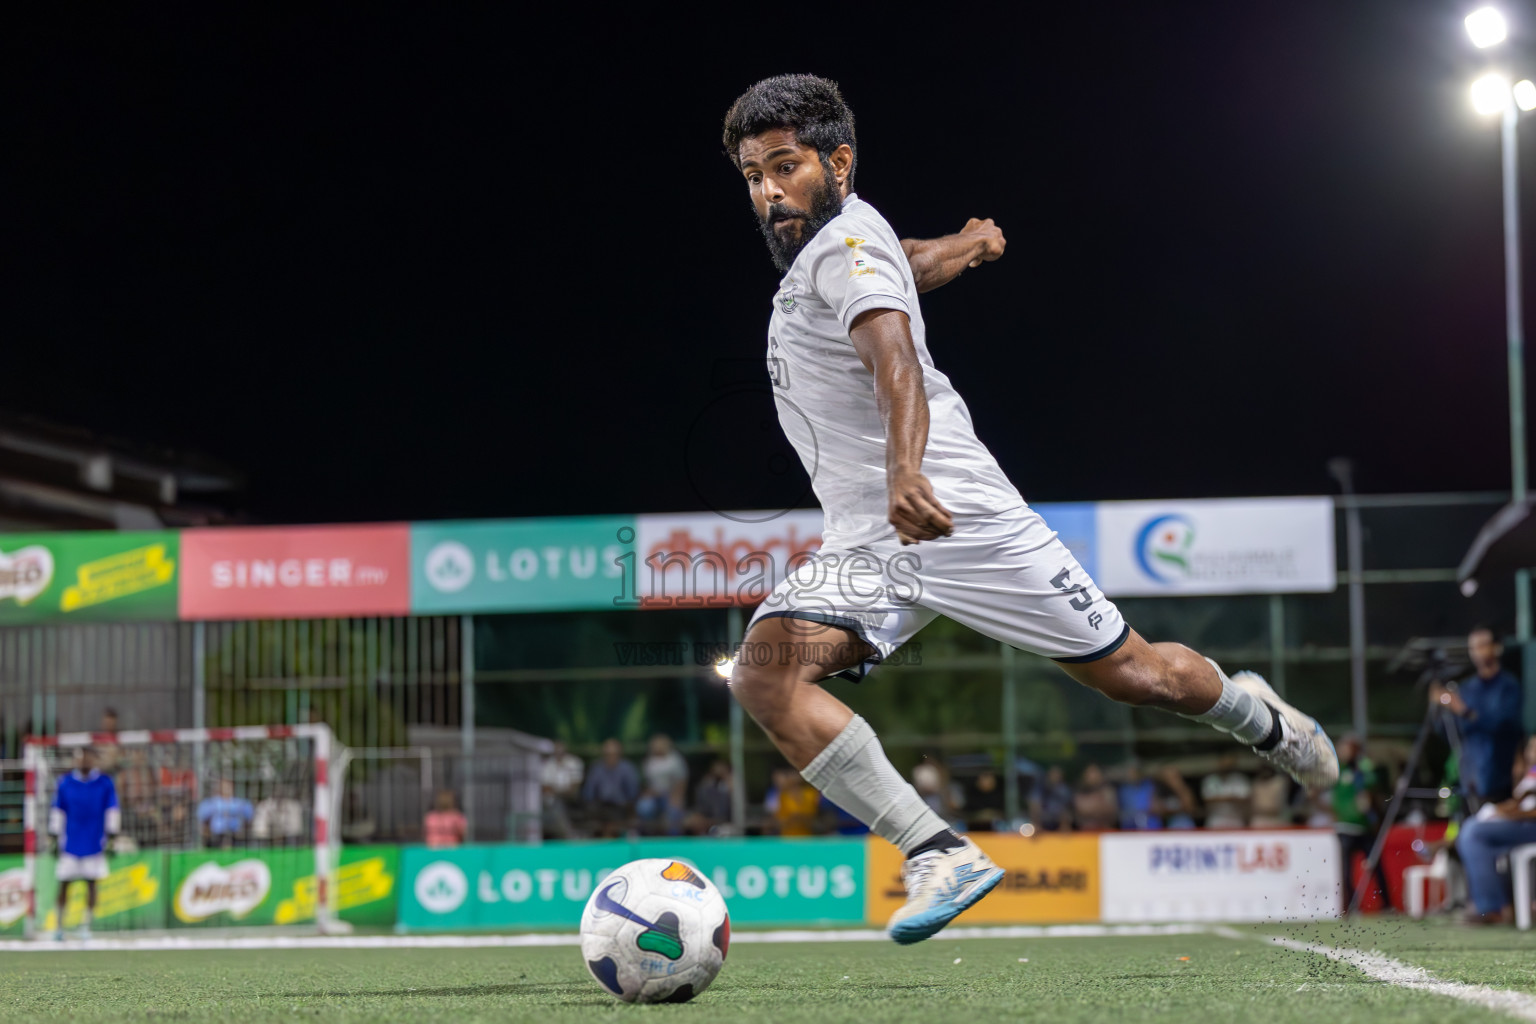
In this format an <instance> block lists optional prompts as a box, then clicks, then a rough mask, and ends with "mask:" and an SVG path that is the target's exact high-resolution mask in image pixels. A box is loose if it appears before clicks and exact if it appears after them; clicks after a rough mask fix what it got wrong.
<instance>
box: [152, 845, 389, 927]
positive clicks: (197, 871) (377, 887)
mask: <svg viewBox="0 0 1536 1024" xmlns="http://www.w3.org/2000/svg"><path fill="white" fill-rule="evenodd" d="M399 856H400V855H399V850H398V848H396V847H393V846H349V847H343V848H342V852H341V863H340V864H339V865H338V866H337V868H336V873H335V875H334V876H333V878H332V880H331V884H332V885H333V886H334V889H335V895H336V907H337V916H338V917H340V918H341V919H342V920H344V921H352V922H354V923H357V924H391V923H393V922H394V919H395V875H396V873H397V870H398V865H399ZM166 877H167V879H168V889H167V891H168V894H169V901H168V902H169V906H170V913H169V915H168V916H167V922H168V924H169V925H170V926H171V927H195V926H220V927H228V926H230V925H262V924H285V925H286V924H304V923H307V922H309V921H313V920H314V919H315V854H314V851H313V850H311V849H308V848H295V849H292V850H207V851H199V852H194V853H172V854H170V855H169V866H168V868H167V871H166Z"/></svg>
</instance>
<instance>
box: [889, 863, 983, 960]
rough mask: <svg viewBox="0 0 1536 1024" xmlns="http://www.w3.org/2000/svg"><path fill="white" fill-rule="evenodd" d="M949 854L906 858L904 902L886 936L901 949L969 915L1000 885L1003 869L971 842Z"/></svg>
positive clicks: (903, 874)
mask: <svg viewBox="0 0 1536 1024" xmlns="http://www.w3.org/2000/svg"><path fill="white" fill-rule="evenodd" d="M962 839H964V842H965V845H964V846H959V847H956V848H955V849H953V850H942V851H940V850H934V851H931V852H929V853H920V854H918V855H917V856H916V857H909V858H908V859H907V860H906V862H905V863H903V864H902V865H901V880H902V882H903V883H905V884H906V887H907V902H906V904H905V905H904V906H902V907H901V908H899V909H898V910H897V911H896V913H894V914H892V915H891V923H890V924H889V925H888V926H887V927H886V934H888V935H890V937H891V938H893V939H895V940H896V941H897V942H899V943H901V944H902V945H904V946H905V945H908V944H910V943H913V942H922V941H923V940H924V939H926V938H928V937H929V936H930V935H932V934H934V933H935V932H937V931H938V930H939V929H941V928H943V927H944V926H945V925H947V924H949V922H951V921H953V920H954V919H955V918H956V917H958V916H960V914H961V913H962V912H964V911H965V910H967V909H969V908H970V907H971V906H972V905H973V904H975V903H976V902H977V901H978V900H980V899H981V898H982V897H983V896H985V895H986V894H987V893H989V892H991V891H992V890H993V889H995V888H997V883H999V882H1001V881H1002V880H1003V869H1002V868H1000V867H998V866H997V865H996V864H994V863H992V860H991V858H989V857H988V856H987V855H986V854H984V853H982V852H981V847H979V846H977V845H976V844H975V843H973V842H972V841H971V840H970V839H968V838H965V837H962Z"/></svg>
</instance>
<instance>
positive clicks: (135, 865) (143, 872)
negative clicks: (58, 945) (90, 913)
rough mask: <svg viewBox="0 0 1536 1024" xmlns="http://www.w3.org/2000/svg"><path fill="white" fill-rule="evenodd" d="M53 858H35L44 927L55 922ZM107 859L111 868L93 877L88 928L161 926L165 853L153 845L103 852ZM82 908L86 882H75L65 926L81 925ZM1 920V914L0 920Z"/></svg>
mask: <svg viewBox="0 0 1536 1024" xmlns="http://www.w3.org/2000/svg"><path fill="white" fill-rule="evenodd" d="M17 859H18V860H20V858H17ZM54 861H55V858H53V857H49V856H43V857H38V858H37V909H38V926H39V927H40V928H41V929H42V930H43V931H53V930H54V929H56V928H58V926H59V913H58V899H59V887H58V883H57V882H56V881H54V877H53V866H54ZM107 865H108V867H109V869H110V871H111V874H109V875H107V877H106V878H104V879H102V880H101V881H100V882H97V883H96V919H95V921H94V922H93V923H92V925H91V927H92V929H94V930H96V931H109V932H110V931H126V930H128V929H130V928H131V929H141V928H164V927H166V925H167V920H166V915H165V898H164V890H165V854H163V853H161V852H159V851H157V850H151V851H149V852H146V853H135V854H121V855H119V856H115V857H110V858H108V860H107ZM18 874H19V872H18ZM3 901H4V897H3V896H0V903H3ZM25 910H26V908H25V907H22V908H21V909H20V910H19V911H18V912H17V914H16V920H15V930H16V931H18V932H19V931H20V930H21V915H22V914H23V913H25ZM84 913H85V886H83V885H80V884H78V883H76V884H74V885H71V886H70V887H69V902H68V903H66V904H65V905H64V927H65V928H78V927H80V922H81V917H82V915H83V914H84ZM3 921H4V918H3V917H0V922H3Z"/></svg>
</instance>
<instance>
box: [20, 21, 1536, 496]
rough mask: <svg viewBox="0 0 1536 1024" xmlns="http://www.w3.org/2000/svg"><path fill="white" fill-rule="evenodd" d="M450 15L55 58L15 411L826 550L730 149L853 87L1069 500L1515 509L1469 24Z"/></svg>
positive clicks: (169, 40) (125, 40)
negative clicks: (804, 536)
mask: <svg viewBox="0 0 1536 1024" xmlns="http://www.w3.org/2000/svg"><path fill="white" fill-rule="evenodd" d="M134 6H136V7H140V6H142V5H134ZM447 6H449V5H434V6H431V7H429V6H428V5H425V4H422V5H418V6H417V8H416V9H415V10H414V11H411V10H409V9H407V8H401V7H390V8H389V9H388V11H387V12H385V13H379V12H378V11H375V10H373V9H372V8H371V7H369V6H364V5H356V6H354V7H350V8H336V7H332V8H328V9H327V11H326V12H324V13H320V14H305V15H296V16H291V17H290V16H287V15H280V14H278V13H275V12H271V11H266V10H261V9H258V8H255V7H250V8H246V9H245V12H244V13H243V14H240V15H235V16H232V15H228V14H220V15H214V16H209V15H203V14H189V13H188V12H189V11H190V10H192V8H187V7H181V8H175V9H172V8H169V7H166V8H156V9H154V10H150V9H148V8H144V9H141V10H132V11H129V10H124V9H123V8H121V7H119V8H116V9H112V10H108V9H107V8H104V7H98V8H82V7H76V6H73V5H34V7H33V10H32V11H31V13H30V15H28V17H29V18H30V19H31V20H28V21H18V20H17V18H16V15H15V14H14V13H13V14H11V15H10V16H9V24H7V26H6V31H5V32H4V33H3V35H4V42H3V43H0V56H3V63H4V65H5V68H6V70H5V71H4V72H3V74H4V75H5V78H6V82H7V87H6V94H7V97H8V99H7V101H6V104H5V105H6V106H7V107H8V108H9V109H7V110H6V112H5V114H4V118H3V122H0V123H3V125H4V134H3V138H4V145H3V151H0V169H3V173H0V181H3V183H4V184H3V196H0V202H3V204H4V210H5V213H4V219H5V231H4V233H5V237H6V240H7V244H6V245H5V250H6V251H5V254H4V256H3V257H0V259H3V261H4V262H3V267H0V269H3V272H4V277H5V287H4V292H3V294H4V308H5V312H4V318H3V323H4V328H3V330H4V335H3V337H4V342H3V344H0V367H3V370H0V373H3V376H4V378H5V387H4V392H3V398H0V404H3V407H4V408H5V409H6V410H8V411H12V412H18V413H26V414H31V415H35V416H40V417H45V418H48V419H51V420H54V421H59V422H62V423H66V424H72V425H80V426H85V427H89V428H92V429H94V430H98V431H102V432H105V433H110V434H114V435H119V436H123V437H127V438H132V439H135V440H139V441H145V442H153V443H157V444H166V445H171V446H176V447H179V448H183V449H187V450H190V451H195V452H199V453H202V454H205V455H207V456H210V457H213V458H215V459H218V460H221V461H223V462H225V463H227V464H229V465H232V466H234V467H236V468H238V469H240V470H242V471H243V472H244V473H245V474H246V476H247V478H248V482H249V490H248V494H247V498H246V511H247V512H248V514H249V515H250V516H251V517H253V518H255V519H258V520H265V521H272V522H302V521H329V520H369V519H426V518H440V517H481V516H521V515H561V514H586V513H604V512H638V511H674V510H687V509H705V508H711V507H714V508H719V507H732V506H734V507H767V506H770V505H772V506H775V507H782V506H786V505H794V504H809V503H810V502H809V499H808V498H807V497H806V496H805V495H806V492H805V481H804V478H803V476H801V475H798V472H797V471H791V472H779V473H776V472H774V469H775V468H776V467H778V465H779V463H778V462H777V461H776V460H775V459H774V458H773V456H774V455H776V454H779V455H782V454H784V453H786V452H787V451H788V448H787V446H786V444H785V443H784V442H783V440H782V439H781V437H780V435H779V433H778V429H777V424H776V420H775V419H774V414H773V411H772V406H771V402H770V400H769V398H768V395H767V379H766V374H765V373H764V371H763V362H762V357H763V352H764V348H765V328H766V324H767V319H768V315H769V311H770V302H771V300H772V296H773V293H774V290H775V288H776V285H777V278H778V275H777V274H776V273H775V271H774V269H773V267H772V265H771V264H770V262H769V260H768V256H767V252H766V249H765V247H764V245H763V243H762V241H761V239H760V237H759V235H758V233H757V230H756V227H755V224H754V221H753V219H752V215H751V213H750V208H749V206H748V202H747V193H746V188H745V186H744V184H743V183H742V181H741V179H740V178H739V177H738V176H737V175H736V173H735V171H734V170H733V169H732V168H731V167H730V166H729V165H728V164H727V162H726V161H725V159H724V157H723V156H722V154H721V150H720V143H719V137H720V130H719V126H720V121H721V118H722V116H723V114H724V112H725V110H726V108H727V107H728V106H729V104H730V103H731V101H732V100H733V99H734V98H735V97H736V96H737V95H738V94H739V93H740V92H741V91H742V90H743V89H744V88H745V87H746V86H748V85H749V84H751V83H752V82H753V81H754V80H756V79H758V78H760V77H763V76H765V75H769V74H777V73H782V72H786V71H809V72H814V73H817V74H821V75H825V76H828V77H831V78H834V79H836V80H838V81H839V82H840V83H841V85H842V88H843V91H844V95H845V96H846V97H847V99H848V101H849V103H850V105H851V106H852V107H853V110H854V112H855V114H856V116H857V118H858V131H859V170H858V181H857V185H858V192H859V194H860V195H861V196H862V197H863V198H865V199H867V200H869V201H871V202H872V203H873V204H874V205H875V206H876V207H877V208H878V209H880V211H881V212H882V213H883V214H884V215H885V216H886V217H887V218H888V219H889V220H890V221H891V223H892V224H893V225H894V227H895V228H896V230H897V231H898V232H899V233H901V234H903V235H905V236H919V237H926V236H932V235H936V234H943V233H946V232H950V231H954V230H957V229H958V228H959V227H960V226H961V225H962V224H963V223H964V221H965V219H966V218H967V217H970V216H991V217H994V218H996V219H997V221H998V223H999V224H1000V225H1001V226H1002V227H1003V229H1004V230H1005V232H1006V233H1007V236H1008V239H1009V247H1008V252H1007V255H1006V256H1005V257H1004V258H1003V259H1002V260H1001V261H999V262H997V263H993V264H988V265H986V266H984V267H983V268H981V269H978V270H975V271H973V272H971V273H969V274H967V275H966V276H965V277H963V278H962V279H961V280H959V281H957V282H955V283H954V284H952V285H950V286H948V287H946V288H944V289H942V290H940V291H938V292H935V293H932V294H930V295H929V296H926V297H925V299H924V310H925V315H926V317H927V320H928V326H929V345H930V348H931V350H932V352H933V354H934V358H935V360H936V362H937V363H938V365H939V367H940V368H941V369H943V370H945V371H946V372H947V373H948V374H949V375H950V377H951V378H952V379H953V380H954V382H955V384H956V386H957V387H958V388H959V390H960V392H961V394H962V395H964V396H965V398H966V399H967V401H968V403H969V405H970V408H971V411H972V414H973V416H974V419H975V421H976V425H977V430H978V433H979V434H980V436H981V438H982V440H983V441H985V442H986V443H987V444H988V445H989V446H990V447H991V448H992V450H993V451H994V452H995V453H996V455H997V457H998V459H999V460H1000V462H1001V463H1002V465H1003V467H1004V469H1005V470H1006V471H1007V472H1008V473H1009V475H1010V476H1011V477H1012V478H1013V479H1014V480H1015V482H1017V483H1018V485H1019V486H1020V489H1021V490H1022V491H1023V492H1024V494H1025V496H1026V497H1028V498H1029V499H1031V500H1040V501H1046V500H1072V499H1102V498H1136V497H1198V496H1217V495H1263V494H1294V493H1324V492H1327V491H1329V490H1330V489H1331V488H1332V483H1331V481H1330V479H1329V477H1328V475H1327V473H1326V471H1325V468H1324V464H1325V462H1326V460H1327V459H1328V458H1329V457H1331V456H1335V455H1347V456H1351V457H1353V458H1354V459H1355V460H1356V462H1357V475H1358V481H1359V485H1360V487H1361V489H1362V490H1366V491H1419V490H1426V491H1434V490H1453V489H1500V488H1505V487H1507V486H1508V474H1509V466H1508V459H1509V454H1508V441H1507V437H1508V420H1507V405H1506V402H1507V399H1506V390H1505V388H1506V377H1505V369H1504V359H1505V356H1504V322H1503V260H1502V248H1501V246H1502V241H1501V222H1500V198H1499V180H1500V179H1499V162H1498V131H1497V125H1496V123H1495V121H1494V120H1492V119H1489V120H1484V119H1481V118H1479V117H1477V116H1476V115H1475V114H1474V113H1473V112H1472V110H1471V108H1470V105H1469V102H1468V99H1467V86H1468V84H1469V82H1470V81H1471V79H1472V78H1473V77H1474V76H1475V74H1476V73H1477V72H1478V71H1479V70H1480V69H1482V68H1483V67H1484V66H1485V65H1486V64H1487V63H1489V62H1490V61H1491V60H1500V59H1502V60H1505V61H1507V62H1509V63H1508V64H1507V67H1508V68H1509V70H1511V71H1513V72H1515V74H1516V76H1517V77H1523V76H1524V75H1536V10H1532V11H1525V10H1524V9H1523V8H1521V7H1515V6H1513V5H1509V6H1508V7H1507V9H1508V10H1509V13H1510V14H1511V20H1512V22H1513V31H1514V38H1513V39H1512V40H1511V43H1510V44H1506V46H1505V47H1504V48H1503V49H1502V51H1500V52H1499V53H1497V54H1496V55H1495V56H1493V57H1490V56H1489V55H1488V54H1485V53H1481V52H1479V51H1476V50H1474V49H1473V48H1472V47H1471V45H1470V43H1468V42H1467V40H1466V36H1465V33H1464V32H1463V30H1462V26H1461V18H1462V17H1463V16H1464V15H1465V13H1466V12H1467V5H1463V4H1459V3H1451V2H1422V0H1389V2H1356V0H1350V2H1340V3H1333V2H1323V0H1315V2H1307V3H1300V4H1286V5H1282V4H1269V5H1246V4H1244V5H1236V4H1229V3H1222V4H1217V3H1211V4H1180V5H1167V4H1153V3H1145V2H1143V3H1138V4H1118V3H1109V2H1100V3H1094V4H1076V5H1061V6H1062V7H1063V8H1065V9H1063V10H1058V11H1052V12H1045V13H1037V12H1036V10H1037V5H1022V6H1020V7H1019V8H1018V10H1019V11H1021V12H1022V11H1028V12H1029V13H1027V14H1025V13H1013V14H986V15H981V14H966V15H964V16H959V17H948V16H945V15H935V14H930V15H928V16H925V17H924V18H922V19H915V18H913V17H911V16H910V15H909V14H908V13H907V11H906V9H904V8H901V7H894V6H886V5H835V6H833V5H827V6H825V7H822V8H815V7H811V6H803V7H801V8H797V9H791V8H777V9H773V8H762V7H755V6H752V5H745V6H734V7H728V8H722V9H721V11H720V12H711V13H709V15H708V16H707V17H705V16H702V15H700V16H696V17H692V18H689V19H687V20H667V19H665V18H663V17H662V16H659V15H654V14H650V13H636V14H635V15H633V16H632V17H629V18H626V19H615V18H613V17H611V16H610V15H608V14H607V13H602V11H603V9H602V8H586V7H583V6H581V5H567V6H568V8H569V9H570V10H571V11H572V12H573V17H572V18H571V20H568V21H564V22H556V21H554V20H549V16H547V15H545V16H543V17H545V19H546V20H544V21H542V22H541V21H539V20H536V19H530V18H529V17H527V16H524V15H523V14H522V13H521V11H520V10H517V11H515V10H514V8H513V6H512V5H503V6H502V7H501V8H500V11H501V13H500V14H499V15H498V14H486V15H485V16H483V17H473V16H469V15H464V14H454V13H448V12H445V11H444V10H443V9H442V8H444V7H447ZM522 6H523V5H518V8H521V7H522ZM1172 6H1177V7H1178V8H1179V11H1178V12H1170V11H1168V10H1166V9H1165V8H1168V7H1172ZM942 9H943V8H942V7H941V8H936V10H942ZM953 9H954V10H957V11H959V10H969V9H968V8H965V7H964V5H961V6H960V7H956V8H953ZM636 10H637V11H639V10H640V9H639V8H636ZM699 10H700V11H704V10H705V9H703V8H700V9H699ZM999 10H1001V8H999ZM45 19H46V20H45ZM214 19H217V20H214ZM1522 160H1523V161H1524V162H1525V166H1526V175H1525V177H1526V180H1527V182H1528V183H1529V182H1530V181H1531V180H1532V179H1533V176H1536V122H1532V123H1530V124H1529V125H1528V127H1527V130H1526V131H1525V142H1524V145H1523V146H1522ZM1524 195H1525V202H1526V205H1527V207H1528V209H1529V210H1530V211H1531V217H1530V218H1529V219H1530V221H1531V223H1533V224H1536V190H1533V189H1532V188H1527V189H1525V192H1524ZM1528 235H1529V233H1528ZM1530 257H1531V254H1530V250H1529V246H1528V247H1527V259H1530Z"/></svg>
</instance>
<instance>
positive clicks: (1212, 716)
mask: <svg viewBox="0 0 1536 1024" xmlns="http://www.w3.org/2000/svg"><path fill="white" fill-rule="evenodd" d="M1205 660H1206V661H1207V662H1208V663H1209V664H1210V666H1211V668H1213V669H1215V670H1216V674H1217V675H1218V676H1220V677H1221V696H1220V697H1218V698H1216V704H1215V706H1213V707H1212V708H1211V710H1209V711H1207V712H1205V714H1203V715H1181V716H1180V717H1182V718H1188V719H1190V720H1191V721H1195V722H1204V723H1205V724H1206V725H1209V726H1211V727H1212V728H1214V729H1216V730H1217V731H1219V732H1224V733H1229V734H1230V735H1231V736H1232V737H1233V738H1234V739H1236V740H1238V741H1239V742H1241V743H1244V744H1246V745H1247V746H1250V747H1251V746H1253V745H1255V744H1257V743H1260V742H1262V741H1263V740H1264V739H1265V738H1266V737H1268V736H1269V732H1270V730H1271V729H1273V728H1274V725H1275V716H1274V713H1273V712H1272V711H1270V710H1269V705H1268V704H1265V703H1264V702H1263V701H1261V700H1259V699H1258V698H1257V697H1254V696H1253V695H1252V694H1250V693H1249V692H1248V691H1247V690H1243V689H1240V688H1238V687H1236V686H1234V685H1232V680H1230V679H1228V678H1227V674H1226V673H1225V672H1223V671H1222V670H1221V666H1220V665H1218V664H1216V663H1215V662H1214V661H1211V659H1210V658H1206V659H1205Z"/></svg>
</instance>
